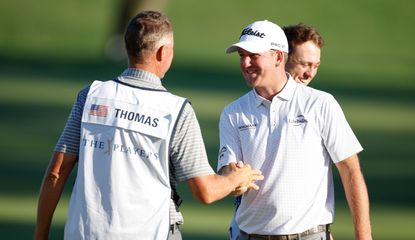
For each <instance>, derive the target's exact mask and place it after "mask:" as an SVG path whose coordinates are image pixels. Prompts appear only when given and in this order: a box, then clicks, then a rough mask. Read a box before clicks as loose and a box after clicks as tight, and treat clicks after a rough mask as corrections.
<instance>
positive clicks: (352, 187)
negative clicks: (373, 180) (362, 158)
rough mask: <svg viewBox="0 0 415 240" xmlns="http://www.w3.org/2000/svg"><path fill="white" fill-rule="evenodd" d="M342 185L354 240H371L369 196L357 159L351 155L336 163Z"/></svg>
mask: <svg viewBox="0 0 415 240" xmlns="http://www.w3.org/2000/svg"><path fill="white" fill-rule="evenodd" d="M336 167H337V169H338V170H339V174H340V178H341V180H342V183H343V187H344V191H345V194H346V199H347V202H348V204H349V208H350V211H351V214H352V218H353V224H354V228H355V239H357V240H371V239H372V233H371V226H370V215H369V196H368V193H367V187H366V183H365V180H364V177H363V174H362V172H361V170H360V164H359V158H358V157H357V155H356V154H355V155H352V156H351V157H348V158H346V159H345V160H343V161H340V162H338V163H336Z"/></svg>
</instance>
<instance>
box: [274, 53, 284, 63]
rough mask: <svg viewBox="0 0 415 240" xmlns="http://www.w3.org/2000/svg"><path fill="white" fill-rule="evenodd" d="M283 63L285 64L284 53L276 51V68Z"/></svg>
mask: <svg viewBox="0 0 415 240" xmlns="http://www.w3.org/2000/svg"><path fill="white" fill-rule="evenodd" d="M282 62H284V53H283V52H281V51H276V53H275V66H278V65H280V64H281V63H282Z"/></svg>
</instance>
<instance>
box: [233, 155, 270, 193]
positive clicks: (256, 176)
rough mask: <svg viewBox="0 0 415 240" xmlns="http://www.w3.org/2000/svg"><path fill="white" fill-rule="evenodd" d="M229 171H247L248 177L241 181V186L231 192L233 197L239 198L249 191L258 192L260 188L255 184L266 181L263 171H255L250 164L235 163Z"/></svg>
mask: <svg viewBox="0 0 415 240" xmlns="http://www.w3.org/2000/svg"><path fill="white" fill-rule="evenodd" d="M229 169H233V171H241V170H243V171H247V175H245V176H244V177H245V178H244V179H241V180H242V181H241V184H240V185H239V186H238V187H237V188H235V190H234V191H232V192H231V195H233V196H239V195H241V194H243V193H245V192H246V191H248V190H249V189H254V190H258V189H259V186H258V185H256V184H255V181H258V180H263V179H264V176H263V175H262V173H261V171H259V170H253V169H252V168H251V166H250V165H249V164H247V165H244V164H243V162H242V161H239V162H238V163H233V164H232V166H231V165H230V166H229Z"/></svg>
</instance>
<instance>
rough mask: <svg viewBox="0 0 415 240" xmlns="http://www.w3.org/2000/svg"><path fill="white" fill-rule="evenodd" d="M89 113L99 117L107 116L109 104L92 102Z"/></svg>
mask: <svg viewBox="0 0 415 240" xmlns="http://www.w3.org/2000/svg"><path fill="white" fill-rule="evenodd" d="M89 115H92V116H97V117H106V116H107V115H108V106H105V105H99V104H92V105H91V109H90V110H89Z"/></svg>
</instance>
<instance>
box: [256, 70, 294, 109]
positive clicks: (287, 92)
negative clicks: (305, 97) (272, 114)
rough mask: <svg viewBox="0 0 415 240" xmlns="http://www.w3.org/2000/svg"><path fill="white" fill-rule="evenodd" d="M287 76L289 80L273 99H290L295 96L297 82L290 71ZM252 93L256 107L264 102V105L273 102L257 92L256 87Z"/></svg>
mask: <svg viewBox="0 0 415 240" xmlns="http://www.w3.org/2000/svg"><path fill="white" fill-rule="evenodd" d="M287 77H288V81H287V83H286V84H285V86H284V88H283V89H282V90H281V92H280V93H278V94H277V95H275V97H274V98H273V100H274V99H275V98H279V99H281V100H283V101H289V100H291V98H292V97H293V95H294V92H295V89H296V87H297V83H296V82H295V81H294V79H293V78H292V77H291V75H290V74H289V73H287ZM252 95H253V98H254V100H255V105H256V107H259V106H260V105H261V104H264V105H270V104H271V101H269V100H268V99H265V98H264V97H262V96H261V95H259V94H258V93H257V92H256V90H255V88H254V89H252Z"/></svg>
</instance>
